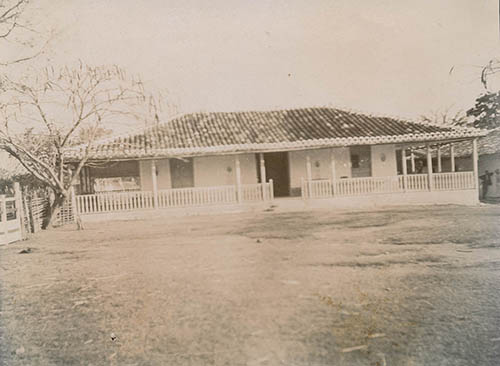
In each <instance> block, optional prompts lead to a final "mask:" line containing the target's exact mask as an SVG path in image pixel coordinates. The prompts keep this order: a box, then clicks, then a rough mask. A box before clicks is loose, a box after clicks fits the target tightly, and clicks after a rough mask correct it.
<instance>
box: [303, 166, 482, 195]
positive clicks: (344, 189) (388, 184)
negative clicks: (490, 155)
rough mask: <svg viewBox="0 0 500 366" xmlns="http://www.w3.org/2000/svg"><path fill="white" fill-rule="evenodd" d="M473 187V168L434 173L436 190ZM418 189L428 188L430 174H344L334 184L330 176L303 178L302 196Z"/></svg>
mask: <svg viewBox="0 0 500 366" xmlns="http://www.w3.org/2000/svg"><path fill="white" fill-rule="evenodd" d="M474 187H475V182H474V173H473V172H455V173H433V174H432V189H433V190H436V191H445V190H446V191H454V190H461V189H474ZM419 191H429V176H428V175H427V174H411V175H406V176H402V175H399V176H388V177H363V178H343V179H339V180H336V181H335V183H334V184H333V183H332V181H331V180H329V179H321V180H310V181H307V180H303V181H302V192H303V193H302V196H303V197H304V198H323V197H341V196H359V195H370V194H380V193H403V192H419Z"/></svg>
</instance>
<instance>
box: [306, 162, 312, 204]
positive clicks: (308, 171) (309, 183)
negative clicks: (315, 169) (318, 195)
mask: <svg viewBox="0 0 500 366" xmlns="http://www.w3.org/2000/svg"><path fill="white" fill-rule="evenodd" d="M306 170H307V191H308V192H307V195H308V196H309V197H311V196H312V194H311V193H312V192H311V188H312V183H311V181H312V169H311V157H310V156H309V154H307V157H306Z"/></svg>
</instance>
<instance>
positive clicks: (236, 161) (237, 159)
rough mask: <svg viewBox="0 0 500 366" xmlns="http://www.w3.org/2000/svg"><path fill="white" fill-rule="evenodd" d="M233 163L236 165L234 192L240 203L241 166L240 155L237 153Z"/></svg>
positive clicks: (241, 198)
mask: <svg viewBox="0 0 500 366" xmlns="http://www.w3.org/2000/svg"><path fill="white" fill-rule="evenodd" d="M234 165H235V167H236V192H237V198H238V203H241V201H242V200H243V196H242V191H241V166H240V157H239V156H238V155H235V156H234Z"/></svg>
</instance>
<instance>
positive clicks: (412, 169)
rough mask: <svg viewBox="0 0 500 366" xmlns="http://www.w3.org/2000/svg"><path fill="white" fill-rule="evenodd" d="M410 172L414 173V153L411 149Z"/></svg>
mask: <svg viewBox="0 0 500 366" xmlns="http://www.w3.org/2000/svg"><path fill="white" fill-rule="evenodd" d="M410 157H411V172H412V174H415V153H414V152H413V150H411V155H410Z"/></svg>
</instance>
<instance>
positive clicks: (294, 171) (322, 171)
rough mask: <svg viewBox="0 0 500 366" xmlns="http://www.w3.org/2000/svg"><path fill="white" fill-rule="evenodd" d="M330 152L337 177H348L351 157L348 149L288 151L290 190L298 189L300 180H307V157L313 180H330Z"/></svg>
mask: <svg viewBox="0 0 500 366" xmlns="http://www.w3.org/2000/svg"><path fill="white" fill-rule="evenodd" d="M332 150H333V154H334V157H335V169H336V172H337V177H338V178H340V177H341V176H345V177H350V176H351V164H350V161H351V157H350V154H349V148H334V149H318V150H303V151H290V153H289V160H290V186H291V187H292V188H298V187H300V185H301V179H302V178H304V179H306V178H307V167H306V162H307V158H306V157H307V155H309V157H310V159H311V173H312V177H313V179H331V177H332V170H331V166H330V162H331V152H332Z"/></svg>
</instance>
